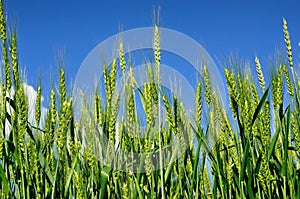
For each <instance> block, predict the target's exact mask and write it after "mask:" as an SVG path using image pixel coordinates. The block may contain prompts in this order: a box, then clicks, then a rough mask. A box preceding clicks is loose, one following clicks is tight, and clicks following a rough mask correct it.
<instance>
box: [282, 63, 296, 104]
mask: <svg viewBox="0 0 300 199" xmlns="http://www.w3.org/2000/svg"><path fill="white" fill-rule="evenodd" d="M283 72H284V76H285V80H286V84H287V87H288V94H289V95H290V97H291V98H292V99H294V88H293V84H292V81H291V78H290V74H289V70H288V68H287V66H286V65H284V66H283Z"/></svg>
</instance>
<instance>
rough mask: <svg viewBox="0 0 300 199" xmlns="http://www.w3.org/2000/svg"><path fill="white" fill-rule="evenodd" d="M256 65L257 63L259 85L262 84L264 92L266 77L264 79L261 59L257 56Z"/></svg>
mask: <svg viewBox="0 0 300 199" xmlns="http://www.w3.org/2000/svg"><path fill="white" fill-rule="evenodd" d="M255 65H256V72H257V76H258V80H259V85H260V87H261V89H262V91H263V92H264V91H265V79H264V75H263V72H262V70H261V66H260V62H259V59H258V58H257V57H255Z"/></svg>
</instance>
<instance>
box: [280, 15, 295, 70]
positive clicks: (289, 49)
mask: <svg viewBox="0 0 300 199" xmlns="http://www.w3.org/2000/svg"><path fill="white" fill-rule="evenodd" d="M283 33H284V41H285V46H286V50H287V55H288V60H289V64H290V67H291V68H293V65H294V64H293V55H292V45H291V40H290V34H289V31H288V27H287V22H286V20H285V19H284V18H283Z"/></svg>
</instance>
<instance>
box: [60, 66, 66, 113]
mask: <svg viewBox="0 0 300 199" xmlns="http://www.w3.org/2000/svg"><path fill="white" fill-rule="evenodd" d="M66 93H67V91H66V79H65V71H64V70H63V69H62V68H61V69H60V70H59V97H60V111H62V109H63V105H64V103H65V101H66Z"/></svg>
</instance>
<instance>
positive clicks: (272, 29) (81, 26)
mask: <svg viewBox="0 0 300 199" xmlns="http://www.w3.org/2000/svg"><path fill="white" fill-rule="evenodd" d="M153 6H156V7H157V6H160V7H161V24H162V27H164V28H170V29H174V30H176V31H179V32H182V33H184V34H186V35H188V36H190V37H192V38H193V39H195V40H196V41H197V42H199V43H200V44H202V45H203V47H204V48H205V49H206V50H207V51H208V52H209V54H210V55H211V56H212V57H213V59H214V60H215V62H216V63H217V64H218V63H219V61H218V60H221V61H222V60H224V59H225V58H226V57H228V55H230V54H238V55H239V56H240V57H241V58H243V59H246V60H250V61H251V63H254V57H255V55H257V56H258V57H259V58H260V59H261V62H262V67H263V68H264V69H263V70H266V68H265V67H266V65H267V64H268V62H269V59H270V57H274V55H275V52H276V49H284V40H283V32H282V17H285V18H286V20H287V21H288V26H289V31H290V34H291V39H292V44H293V50H294V58H295V60H299V55H300V47H299V46H298V43H299V42H300V1H298V0H282V1H279V0H278V1H274V0H273V1H271V0H252V1H245V0H243V1H242V0H227V1H225V0H223V1H221V0H220V1H217V0H210V1H202V0H198V1H195V0H194V1H183V0H181V1H179V0H165V1H162V0H160V1H159V0H157V1H153V0H152V1H149V0H142V1H141V0H131V1H117V0H111V1H96V0H86V1H84V0H72V1H71V0H26V1H21V0H15V1H12V0H6V1H5V8H6V11H7V13H8V22H9V24H10V25H13V24H15V23H16V25H17V31H18V45H19V58H20V64H21V67H22V68H26V74H27V81H28V82H29V84H32V85H37V84H38V83H39V80H40V79H42V83H43V84H44V88H45V87H46V88H45V89H48V88H49V87H48V86H49V85H50V82H51V76H56V75H57V74H58V69H57V66H56V63H57V62H56V57H57V54H58V52H59V51H61V50H63V51H64V52H65V68H66V70H67V74H68V80H69V82H72V81H74V78H75V76H76V72H77V70H78V69H79V67H80V64H81V63H82V61H83V60H84V58H85V57H86V56H87V54H88V53H89V52H90V51H91V50H92V49H93V48H94V47H95V46H96V45H97V44H99V43H100V42H101V41H103V40H105V39H107V38H108V37H110V36H112V35H114V34H117V33H118V32H119V30H120V27H122V29H123V30H129V29H133V28H139V27H149V26H152V13H153ZM296 63H297V62H296ZM297 67H299V66H298V64H297ZM50 74H52V75H50ZM47 87H48V88H47Z"/></svg>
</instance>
